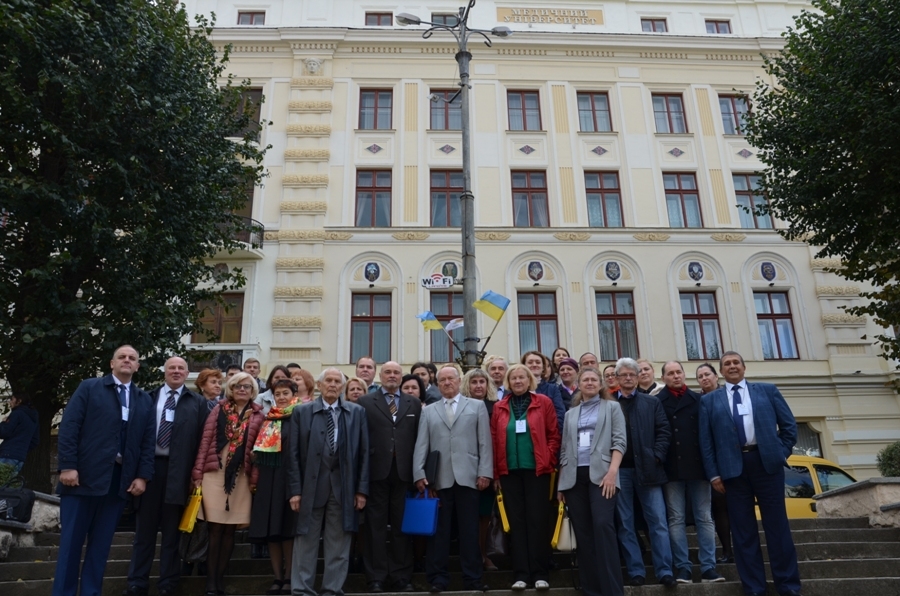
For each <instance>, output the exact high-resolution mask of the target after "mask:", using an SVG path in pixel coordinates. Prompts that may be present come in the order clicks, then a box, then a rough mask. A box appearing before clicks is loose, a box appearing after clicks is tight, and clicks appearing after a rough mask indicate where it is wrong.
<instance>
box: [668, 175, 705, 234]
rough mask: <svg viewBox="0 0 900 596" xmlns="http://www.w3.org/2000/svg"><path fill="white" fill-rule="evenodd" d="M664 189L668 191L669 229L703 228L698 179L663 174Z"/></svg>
mask: <svg viewBox="0 0 900 596" xmlns="http://www.w3.org/2000/svg"><path fill="white" fill-rule="evenodd" d="M663 187H664V188H665V190H666V210H667V211H668V212H669V227H672V228H702V227H703V218H702V217H701V216H700V195H698V194H697V179H696V178H695V177H694V175H693V174H663Z"/></svg>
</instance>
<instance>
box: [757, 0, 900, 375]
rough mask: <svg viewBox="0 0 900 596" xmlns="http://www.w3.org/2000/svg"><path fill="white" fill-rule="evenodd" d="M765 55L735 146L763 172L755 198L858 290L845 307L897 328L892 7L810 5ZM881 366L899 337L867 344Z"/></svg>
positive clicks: (897, 42)
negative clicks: (747, 150) (742, 140)
mask: <svg viewBox="0 0 900 596" xmlns="http://www.w3.org/2000/svg"><path fill="white" fill-rule="evenodd" d="M813 6H814V8H815V9H816V10H817V12H808V11H805V12H803V13H801V14H800V15H799V16H798V17H797V18H796V19H795V28H791V29H789V30H788V31H787V32H786V33H785V34H784V40H785V48H784V51H783V52H781V53H779V54H777V55H775V56H771V57H768V58H766V60H765V70H766V72H767V73H768V74H769V75H771V77H772V80H773V81H774V82H771V83H766V82H760V83H758V84H757V89H756V92H755V93H754V97H753V106H752V108H753V109H752V115H751V117H750V120H749V123H748V126H747V140H748V141H749V142H750V143H751V144H752V145H754V146H755V147H756V148H757V149H758V150H759V158H760V159H761V160H762V161H763V163H765V164H766V170H765V171H764V172H763V173H762V174H763V177H762V178H763V179H762V190H763V191H764V192H765V194H766V195H767V196H768V202H769V209H770V210H771V212H772V213H774V214H775V215H776V216H778V217H779V218H781V219H783V220H785V221H786V222H787V224H788V226H789V227H788V228H787V229H786V230H781V233H782V234H783V235H784V236H785V237H787V238H789V239H802V240H806V241H807V242H809V243H810V245H812V246H815V247H817V251H818V252H817V256H818V257H839V258H840V259H841V263H842V264H841V266H840V268H838V269H834V270H833V271H834V272H835V273H839V274H840V275H842V276H844V277H845V278H847V279H850V280H854V281H859V282H868V283H871V284H872V285H873V286H874V288H875V289H874V290H873V291H871V292H866V293H864V294H863V297H865V298H868V299H869V302H868V303H867V304H866V305H864V306H860V307H854V308H850V309H848V312H850V313H852V314H869V315H872V316H873V317H874V319H875V321H876V322H877V323H878V324H879V325H882V326H884V327H888V328H889V327H891V326H894V325H898V324H900V285H898V276H900V242H898V233H897V224H898V221H900V2H897V0H813ZM878 339H879V340H880V341H881V342H882V349H883V353H884V356H885V357H886V358H898V357H900V340H898V338H896V337H886V336H879V337H878Z"/></svg>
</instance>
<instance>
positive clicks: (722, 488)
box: [700, 352, 800, 596]
mask: <svg viewBox="0 0 900 596" xmlns="http://www.w3.org/2000/svg"><path fill="white" fill-rule="evenodd" d="M719 364H720V365H721V369H722V375H723V376H724V377H725V381H726V382H725V387H720V388H719V389H716V390H715V391H713V392H712V393H707V394H706V395H704V396H703V397H702V398H701V403H700V448H701V453H702V455H703V466H704V468H705V469H706V475H707V477H709V479H710V483H711V484H712V487H713V489H714V490H717V491H718V492H720V493H723V494H724V495H725V499H726V502H727V504H728V517H729V518H730V520H731V535H732V537H733V538H734V558H735V563H737V570H738V575H739V576H740V578H741V583H742V584H743V586H744V592H746V593H747V594H748V595H750V596H758V595H762V594H765V592H766V572H765V568H764V567H763V557H762V549H761V548H760V545H759V530H758V528H757V525H756V513H755V510H754V504H755V503H754V499H755V501H756V504H758V505H759V513H760V516H761V517H762V524H763V530H765V533H766V548H767V550H768V552H769V566H770V567H771V568H772V578H773V579H774V580H775V589H776V590H777V592H778V593H779V594H780V595H781V596H799V594H800V570H799V568H798V566H797V551H796V549H795V548H794V541H793V539H792V538H791V528H790V525H789V524H788V519H787V512H786V511H785V506H784V466H785V463H786V461H787V458H788V456H790V454H791V450H792V448H793V447H794V444H795V443H796V442H797V423H796V422H795V421H794V415H793V414H792V413H791V409H790V407H788V405H787V402H786V401H785V399H784V397H783V396H782V395H781V392H780V391H778V388H777V387H775V385H772V384H770V383H748V382H747V381H746V380H745V379H744V372H745V371H746V366H745V365H744V359H743V358H742V357H741V355H740V354H738V353H737V352H725V353H724V354H722V358H721V360H720V361H719Z"/></svg>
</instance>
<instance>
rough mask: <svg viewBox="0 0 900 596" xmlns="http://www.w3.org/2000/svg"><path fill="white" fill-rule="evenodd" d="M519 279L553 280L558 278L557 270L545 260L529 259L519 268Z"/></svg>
mask: <svg viewBox="0 0 900 596" xmlns="http://www.w3.org/2000/svg"><path fill="white" fill-rule="evenodd" d="M517 277H518V279H519V281H533V282H535V283H537V282H539V281H552V280H555V279H556V272H555V271H554V270H553V267H552V266H551V265H549V264H548V263H544V262H543V261H538V260H534V261H528V262H526V263H523V264H522V266H521V267H520V268H519V273H518V275H517Z"/></svg>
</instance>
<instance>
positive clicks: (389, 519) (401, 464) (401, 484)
mask: <svg viewBox="0 0 900 596" xmlns="http://www.w3.org/2000/svg"><path fill="white" fill-rule="evenodd" d="M402 377H403V369H401V368H400V365H399V364H397V363H396V362H385V363H384V364H382V365H381V387H380V388H379V389H376V390H375V391H372V392H371V393H369V394H367V395H364V396H362V397H361V398H359V402H357V403H359V405H360V406H362V407H363V409H365V411H366V420H367V422H368V425H369V445H370V451H369V454H370V455H369V498H368V500H367V501H366V523H365V524H363V528H364V531H365V534H366V541H365V552H364V555H363V561H364V563H365V567H366V580H367V581H368V582H369V592H372V593H378V592H383V591H384V590H385V588H387V589H391V590H395V591H399V592H413V591H415V590H414V588H413V585H412V583H411V581H410V580H411V579H412V572H413V556H412V555H413V553H412V548H410V541H409V537H408V536H407V535H406V534H404V533H402V532H401V531H400V528H401V526H402V525H403V510H404V509H405V505H406V493H407V492H408V491H409V490H410V488H412V484H413V481H412V480H413V479H412V459H413V451H414V450H415V447H416V434H417V433H418V430H419V415H420V414H421V413H422V404H421V402H420V401H419V400H418V399H416V398H414V397H413V396H411V395H407V394H405V393H400V379H401V378H402ZM388 524H390V526H391V539H390V543H388V539H387V538H388V537H387V527H388ZM387 544H390V547H389V548H388V547H387V546H386V545H387Z"/></svg>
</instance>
